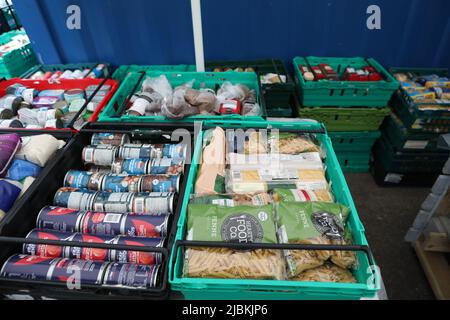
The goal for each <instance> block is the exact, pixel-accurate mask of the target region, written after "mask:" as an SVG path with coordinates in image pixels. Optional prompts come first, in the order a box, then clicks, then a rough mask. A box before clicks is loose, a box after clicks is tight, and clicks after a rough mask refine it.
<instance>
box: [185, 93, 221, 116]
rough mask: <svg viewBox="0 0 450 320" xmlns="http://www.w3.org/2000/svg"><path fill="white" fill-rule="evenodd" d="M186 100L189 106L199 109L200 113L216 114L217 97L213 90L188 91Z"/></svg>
mask: <svg viewBox="0 0 450 320" xmlns="http://www.w3.org/2000/svg"><path fill="white" fill-rule="evenodd" d="M184 99H185V100H186V102H187V103H188V104H189V105H191V106H192V107H195V108H197V109H198V113H201V114H211V113H213V112H214V106H215V103H216V97H215V95H214V92H213V91H212V90H209V89H203V90H194V89H187V90H186V92H185V96H184Z"/></svg>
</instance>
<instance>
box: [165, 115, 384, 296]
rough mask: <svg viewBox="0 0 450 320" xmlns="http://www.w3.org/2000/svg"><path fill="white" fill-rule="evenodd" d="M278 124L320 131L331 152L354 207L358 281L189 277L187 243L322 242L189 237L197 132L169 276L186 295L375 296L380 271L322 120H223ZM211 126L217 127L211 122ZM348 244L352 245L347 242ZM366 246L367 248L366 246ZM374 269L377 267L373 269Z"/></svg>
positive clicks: (332, 170) (336, 188)
mask: <svg viewBox="0 0 450 320" xmlns="http://www.w3.org/2000/svg"><path fill="white" fill-rule="evenodd" d="M268 124H269V126H270V128H278V129H280V131H281V132H283V131H292V132H298V133H301V132H304V133H315V134H316V135H317V138H318V139H319V141H320V142H321V143H322V145H323V146H324V147H325V149H326V152H327V158H326V163H325V164H326V166H327V168H328V169H327V178H328V179H329V180H330V181H331V182H332V189H333V192H334V194H335V196H336V200H337V201H338V202H340V203H342V204H344V205H346V206H348V207H349V208H350V209H351V213H350V215H349V218H348V226H349V228H350V230H351V231H352V233H353V236H354V242H355V244H356V245H355V247H352V249H355V250H356V251H358V250H359V251H358V253H357V259H358V268H357V270H356V271H355V276H356V278H357V280H358V283H352V284H349V283H325V282H323V283H321V282H300V281H286V280H247V279H208V278H187V277H183V276H182V270H183V260H184V254H183V251H184V250H183V248H184V247H191V246H194V244H195V246H196V247H197V246H203V247H205V246H206V247H207V246H214V247H216V246H219V247H231V248H240V249H252V248H253V249H254V248H270V249H275V248H277V249H287V248H288V247H289V248H290V249H292V246H293V247H295V248H296V249H310V248H312V249H314V247H315V248H316V249H317V245H312V247H305V246H302V245H280V244H274V245H272V244H242V243H241V244H236V243H223V242H200V241H195V242H192V241H186V240H183V239H184V235H185V232H186V230H185V229H186V225H185V224H186V220H187V219H186V214H187V206H188V202H189V195H190V194H192V193H193V192H194V184H195V179H196V175H197V171H198V166H199V163H200V158H201V156H202V154H201V152H202V138H203V132H201V133H200V134H199V135H198V137H197V143H196V148H195V151H194V155H193V162H192V165H191V170H190V172H189V177H188V183H187V188H186V191H185V198H184V199H183V207H182V210H181V215H180V219H179V221H178V231H177V235H176V242H175V245H174V248H173V249H172V254H171V263H170V266H169V281H170V283H171V284H172V290H174V291H181V292H182V294H183V295H184V296H185V298H186V299H230V300H231V299H233V300H234V299H252V300H258V299H260V300H263V299H359V298H361V297H373V296H374V295H375V294H376V292H377V291H378V290H379V288H380V276H379V272H378V270H377V268H376V267H374V268H369V266H370V265H372V266H374V262H373V259H372V254H371V253H370V250H369V248H368V243H367V240H366V237H365V234H364V232H365V230H364V226H363V225H362V223H361V221H360V220H359V217H358V214H357V212H356V208H355V206H354V203H353V200H352V197H351V195H350V191H349V189H348V187H347V184H346V182H345V178H344V176H343V173H342V171H341V169H340V166H339V163H338V161H337V159H336V155H335V154H334V151H333V147H332V145H331V141H330V139H329V138H328V136H327V135H326V133H325V129H324V128H323V126H322V125H320V124H317V123H311V122H296V123H294V122H291V123H276V122H269V123H264V122H260V123H257V122H254V123H251V124H245V123H241V124H239V123H237V122H236V123H230V124H227V125H224V126H223V127H224V128H260V129H265V128H268ZM214 125H215V123H214V122H205V125H204V126H205V128H212V127H214ZM211 126H212V127H211ZM334 248H335V247H333V249H334ZM346 248H349V247H346ZM361 250H362V251H361ZM369 270H373V272H372V271H369Z"/></svg>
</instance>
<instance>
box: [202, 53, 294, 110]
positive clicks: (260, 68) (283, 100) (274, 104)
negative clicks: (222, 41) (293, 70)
mask: <svg viewBox="0 0 450 320" xmlns="http://www.w3.org/2000/svg"><path fill="white" fill-rule="evenodd" d="M238 67H240V68H246V67H251V68H253V69H254V70H255V72H256V73H257V74H258V76H261V75H264V74H267V73H276V74H281V75H285V76H286V82H285V83H272V84H261V87H262V91H263V94H264V100H265V103H266V110H267V115H268V116H270V117H277V116H278V115H281V116H283V117H287V115H288V114H289V113H290V114H291V115H290V116H288V117H292V116H294V115H293V113H292V110H293V109H292V102H291V96H293V95H295V84H294V82H293V80H292V78H291V76H290V75H289V72H288V71H287V69H286V66H285V65H284V63H283V61H282V60H280V59H262V60H235V61H209V62H207V63H206V68H207V69H208V70H209V71H213V70H214V68H222V69H223V68H232V69H236V68H238ZM227 72H235V71H233V70H230V71H227ZM283 109H284V110H285V111H283Z"/></svg>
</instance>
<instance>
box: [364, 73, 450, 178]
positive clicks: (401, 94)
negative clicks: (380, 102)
mask: <svg viewBox="0 0 450 320" xmlns="http://www.w3.org/2000/svg"><path fill="white" fill-rule="evenodd" d="M391 71H392V73H393V74H394V75H395V76H396V77H397V78H399V79H400V80H402V82H401V84H402V87H401V88H400V89H399V90H398V91H397V92H396V94H395V95H394V96H393V97H392V99H391V101H390V107H391V109H392V114H391V115H390V116H389V117H388V118H386V120H385V122H384V123H383V125H382V127H381V131H382V136H381V138H380V139H379V140H378V141H377V142H376V144H375V146H374V149H373V156H372V159H373V161H372V170H371V171H372V173H373V175H374V177H375V180H376V181H377V183H379V184H383V185H384V184H388V185H398V184H407V185H431V184H432V183H433V182H434V181H435V180H436V178H437V176H438V175H439V173H440V172H441V170H442V167H443V166H444V164H445V162H446V160H447V159H448V156H449V151H448V150H442V149H439V148H438V147H437V141H438V138H439V136H440V135H442V134H445V133H448V132H450V100H446V99H445V98H446V97H445V96H446V95H445V94H444V95H442V93H439V94H437V93H436V92H438V91H440V90H441V89H434V88H438V87H439V85H440V86H442V87H443V88H444V91H445V85H448V84H450V81H446V82H445V81H444V82H445V83H444V82H442V81H441V82H440V83H439V81H435V82H434V83H431V82H429V83H428V84H427V86H428V87H429V88H425V86H423V87H420V86H418V87H415V86H416V85H418V84H419V81H422V83H423V84H425V82H424V81H425V79H426V78H424V77H427V76H428V77H429V76H431V75H435V78H436V79H448V71H447V70H446V69H411V68H402V69H392V70H391ZM405 76H406V77H407V79H408V81H405V80H406V79H405V78H404V77H405ZM432 85H436V86H435V87H433V86H432ZM435 91H436V92H435ZM417 94H420V95H421V96H424V94H427V95H430V96H429V97H428V98H427V99H423V98H420V97H416V98H415V99H414V98H413V96H414V95H417ZM433 96H434V98H433Z"/></svg>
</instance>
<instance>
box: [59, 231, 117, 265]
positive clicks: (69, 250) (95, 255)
mask: <svg viewBox="0 0 450 320" xmlns="http://www.w3.org/2000/svg"><path fill="white" fill-rule="evenodd" d="M71 241H74V242H87V243H106V244H107V243H114V237H111V236H104V235H90V234H84V233H76V234H74V235H73V236H72V239H71ZM110 253H111V250H110V249H101V248H87V247H77V246H76V245H75V244H74V245H73V246H70V247H66V249H65V255H64V256H65V257H66V258H70V259H83V260H93V261H113V259H112V257H111V254H110Z"/></svg>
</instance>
